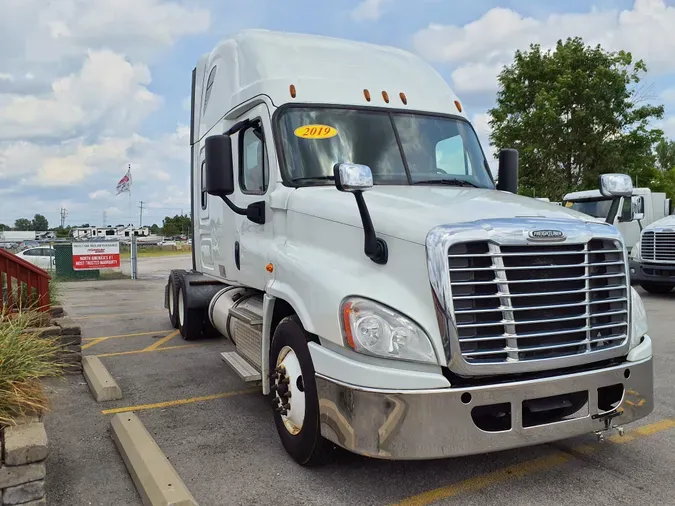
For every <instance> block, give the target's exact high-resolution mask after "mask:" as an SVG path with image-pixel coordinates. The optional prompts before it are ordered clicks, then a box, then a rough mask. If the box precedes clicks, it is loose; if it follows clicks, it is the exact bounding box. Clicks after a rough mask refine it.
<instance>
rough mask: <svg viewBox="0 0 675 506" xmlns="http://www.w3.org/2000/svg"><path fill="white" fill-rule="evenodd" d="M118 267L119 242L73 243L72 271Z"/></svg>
mask: <svg viewBox="0 0 675 506" xmlns="http://www.w3.org/2000/svg"><path fill="white" fill-rule="evenodd" d="M120 265H121V263H120V243H119V242H112V241H111V242H96V243H93V242H81V243H77V242H74V243H73V269H74V270H76V271H86V270H97V269H118V268H119V267H120Z"/></svg>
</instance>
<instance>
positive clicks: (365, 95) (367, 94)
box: [363, 90, 370, 102]
mask: <svg viewBox="0 0 675 506" xmlns="http://www.w3.org/2000/svg"><path fill="white" fill-rule="evenodd" d="M363 96H364V97H366V101H367V102H370V92H369V91H368V90H363Z"/></svg>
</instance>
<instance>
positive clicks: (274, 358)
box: [270, 316, 334, 466]
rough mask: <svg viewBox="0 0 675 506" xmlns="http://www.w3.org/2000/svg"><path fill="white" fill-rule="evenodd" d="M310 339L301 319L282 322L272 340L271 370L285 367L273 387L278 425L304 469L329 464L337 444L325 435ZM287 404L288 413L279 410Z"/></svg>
mask: <svg viewBox="0 0 675 506" xmlns="http://www.w3.org/2000/svg"><path fill="white" fill-rule="evenodd" d="M307 337H308V336H307V333H306V332H305V329H304V328H303V327H302V324H301V323H300V319H299V318H298V317H297V316H288V317H286V318H284V319H283V320H281V322H280V323H279V325H278V326H277V328H276V330H275V331H274V337H273V338H272V346H271V349H270V369H271V370H272V371H274V370H275V369H276V368H277V367H279V366H280V365H283V366H284V372H283V373H274V372H273V376H272V377H271V380H270V382H271V385H270V386H271V388H272V399H273V401H274V402H273V404H274V406H275V411H274V423H275V425H276V426H277V432H278V433H279V437H280V439H281V444H282V445H283V446H284V448H285V449H286V451H287V452H288V454H289V455H290V456H291V457H293V460H295V461H296V462H297V463H298V464H300V465H301V466H318V465H321V464H324V463H325V462H326V461H327V459H328V457H329V456H330V454H331V452H332V450H333V448H334V445H333V444H332V443H331V442H330V441H328V440H327V439H326V438H324V437H323V436H322V435H321V427H320V424H319V398H318V395H317V390H316V380H315V378H314V374H315V372H314V365H313V364H312V357H311V355H310V354H309V348H308V346H307ZM298 372H299V373H300V374H298ZM283 378H287V379H288V383H281V384H280V383H279V381H280V380H281V379H283ZM280 385H281V388H279V386H280ZM284 387H286V388H284ZM287 390H288V391H290V392H291V393H292V395H291V397H290V398H285V397H284V395H285V392H286V391H287ZM283 403H287V405H288V406H290V409H288V410H284V411H285V412H286V413H285V414H282V413H281V412H280V411H279V410H278V408H277V406H278V405H281V404H283ZM294 403H295V404H294ZM293 408H295V409H296V411H293Z"/></svg>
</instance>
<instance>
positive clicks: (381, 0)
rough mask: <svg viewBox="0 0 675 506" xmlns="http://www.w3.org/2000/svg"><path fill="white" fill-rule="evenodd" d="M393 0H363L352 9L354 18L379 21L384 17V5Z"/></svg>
mask: <svg viewBox="0 0 675 506" xmlns="http://www.w3.org/2000/svg"><path fill="white" fill-rule="evenodd" d="M389 2H391V0H363V1H362V2H361V3H360V4H358V5H357V6H356V7H355V8H354V10H352V12H351V15H352V19H354V20H356V21H377V20H378V19H380V18H381V17H382V14H383V12H384V9H383V7H384V6H385V4H387V3H389Z"/></svg>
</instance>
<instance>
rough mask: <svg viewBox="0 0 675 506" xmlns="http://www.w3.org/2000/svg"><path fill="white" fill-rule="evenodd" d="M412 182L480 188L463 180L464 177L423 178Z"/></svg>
mask: <svg viewBox="0 0 675 506" xmlns="http://www.w3.org/2000/svg"><path fill="white" fill-rule="evenodd" d="M413 184H414V185H415V184H445V185H449V186H471V187H473V188H480V186H478V185H476V184H474V183H472V182H471V181H465V180H464V179H424V180H422V181H415V182H414V183H413Z"/></svg>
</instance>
